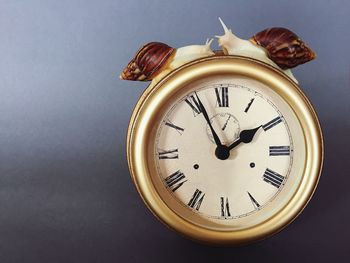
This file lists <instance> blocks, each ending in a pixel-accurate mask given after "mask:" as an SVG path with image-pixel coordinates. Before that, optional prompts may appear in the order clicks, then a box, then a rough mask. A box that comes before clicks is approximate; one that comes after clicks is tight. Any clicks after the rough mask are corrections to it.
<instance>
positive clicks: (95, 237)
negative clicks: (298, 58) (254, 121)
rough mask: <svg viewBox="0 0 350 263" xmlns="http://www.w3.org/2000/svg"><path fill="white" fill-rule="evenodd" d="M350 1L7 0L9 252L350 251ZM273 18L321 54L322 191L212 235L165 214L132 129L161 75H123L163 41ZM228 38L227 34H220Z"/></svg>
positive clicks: (154, 257) (334, 256)
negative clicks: (279, 217)
mask: <svg viewBox="0 0 350 263" xmlns="http://www.w3.org/2000/svg"><path fill="white" fill-rule="evenodd" d="M349 10H350V2H349V1H345V0H344V1H340V0H338V1H326V0H319V1H302V0H294V1H282V0H281V1H271V0H265V1H259V0H256V1H246V0H237V1H203V0H201V1H185V0H181V1H180V0H177V1H160V0H158V1H156V0H148V1H112V0H106V1H86V0H85V1H82V0H74V1H68V0H62V1H53V0H47V1H39V0H31V1H11V0H8V1H6V0H2V1H0V35H1V41H0V58H1V59H0V91H1V99H0V113H1V114H0V145H1V147H0V163H1V165H0V262H2V263H4V262H50V263H51V262H140V261H147V262H165V261H166V262H177V261H186V260H188V261H198V262H201V261H202V262H206V261H214V262H219V261H220V260H222V261H223V260H231V261H232V260H240V261H243V260H244V261H245V262H249V261H258V260H259V261H261V262H265V261H267V260H283V261H284V262H295V261H297V260H298V261H299V262H303V261H310V260H312V261H318V262H324V261H331V260H332V261H334V260H342V259H343V260H345V259H346V258H347V259H348V257H349V256H350V250H349V248H348V246H349V245H348V242H349V238H350V228H349V227H348V223H349V222H350V211H349V202H350V191H349V184H350V176H349V171H348V169H349V168H348V167H347V165H348V164H349V163H350V158H349V157H350V154H349V149H350V140H349V137H348V136H349V135H348V134H349V132H350V119H349V114H350V106H349V104H350V103H349V99H350V90H349V89H350V85H349V82H350V74H349V72H350V68H349V61H350V57H349V56H350V55H349V54H350V52H349V43H350V34H349V27H350V19H349V15H348V11H349ZM218 16H221V17H222V18H223V19H224V21H225V22H226V23H227V25H229V26H230V27H231V28H232V29H233V31H234V32H236V33H237V34H238V35H239V36H241V37H243V38H249V37H250V36H251V35H253V34H254V33H256V32H258V31H260V30H262V29H264V28H266V27H271V26H282V27H287V28H289V29H291V30H293V31H294V32H296V33H297V34H298V35H299V36H300V37H301V38H302V39H304V40H305V41H306V42H307V43H308V44H309V45H310V46H311V47H312V48H313V49H314V50H315V51H316V52H317V54H318V57H317V59H316V60H315V61H313V62H311V63H308V64H306V65H302V66H299V67H298V68H297V69H295V70H294V72H295V76H296V77H297V78H298V79H299V81H300V84H301V87H302V89H303V90H304V92H305V93H306V94H307V95H308V97H309V98H310V100H311V101H312V103H313V105H314V106H315V108H316V110H317V112H318V115H319V118H320V121H321V124H322V128H323V132H324V136H325V150H326V151H325V164H324V170H323V174H322V177H321V181H320V183H319V186H318V189H317V191H316V193H315V195H314V197H313V199H312V200H311V202H310V204H309V206H308V207H307V208H306V210H305V211H304V212H303V213H302V214H301V215H300V217H299V218H298V219H297V220H296V221H295V222H294V223H293V224H291V225H290V226H289V227H288V228H286V229H285V230H284V231H282V232H281V233H279V234H277V235H275V236H273V237H271V238H269V239H267V240H265V241H262V242H259V243H256V244H253V245H250V246H245V247H238V248H215V247H207V246H203V245H200V244H197V243H194V242H192V241H189V240H186V239H184V238H182V237H181V236H179V235H178V234H176V233H174V232H172V231H170V230H168V229H167V228H166V227H165V226H163V225H162V224H161V223H160V222H158V221H157V220H156V219H155V218H154V217H153V216H152V215H151V213H150V212H149V211H148V210H147V209H146V207H145V206H144V205H143V203H142V201H141V199H140V198H139V196H138V194H137V192H136V190H135V188H134V186H133V184H132V182H131V180H130V177H129V172H128V168H127V162H126V156H125V138H126V130H127V125H128V121H129V118H130V114H131V112H132V109H133V107H134V105H135V103H136V101H137V99H138V98H139V96H140V94H141V93H142V91H143V90H144V89H145V87H146V85H147V83H142V82H127V81H120V80H119V79H118V75H119V72H120V71H121V70H122V68H123V67H124V66H125V65H126V64H127V63H128V61H129V60H130V58H131V57H132V56H133V55H134V53H135V51H136V50H137V49H138V48H139V47H140V46H141V45H142V44H143V43H146V42H149V41H156V40H157V41H162V42H165V43H168V44H169V45H171V46H174V47H181V46H185V45H189V44H199V43H204V42H205V40H206V38H207V37H213V36H214V35H218V34H222V28H221V26H220V24H219V22H218V20H217V17H218ZM213 47H214V48H217V46H216V45H213Z"/></svg>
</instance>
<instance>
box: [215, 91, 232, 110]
mask: <svg viewBox="0 0 350 263" xmlns="http://www.w3.org/2000/svg"><path fill="white" fill-rule="evenodd" d="M215 94H216V102H217V105H218V106H219V107H228V106H229V105H228V87H220V88H215Z"/></svg>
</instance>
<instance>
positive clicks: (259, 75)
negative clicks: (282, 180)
mask: <svg viewBox="0 0 350 263" xmlns="http://www.w3.org/2000/svg"><path fill="white" fill-rule="evenodd" d="M212 74H235V75H242V76H246V77H249V78H254V79H256V80H258V81H261V82H263V83H264V84H266V85H267V86H269V87H271V88H272V89H273V90H275V91H276V92H277V93H278V94H279V95H280V96H281V97H282V98H284V100H286V101H287V103H288V104H289V105H290V106H291V108H292V109H293V110H294V112H295V114H296V116H297V117H298V119H299V121H300V124H301V127H302V129H303V132H304V137H305V143H306V159H307V160H306V165H305V168H304V174H303V175H302V179H301V183H300V185H299V188H298V189H297V190H296V192H295V194H294V195H293V197H292V198H291V200H290V201H289V202H288V204H286V205H285V206H284V207H283V208H282V209H281V210H280V211H279V212H278V213H276V214H275V215H274V216H272V217H271V218H270V219H269V220H267V221H264V222H263V223H260V224H258V225H255V226H253V227H250V228H247V229H243V230H238V231H216V230H213V229H208V228H204V227H201V226H198V225H196V224H193V223H191V222H189V221H187V220H185V219H184V218H182V217H180V216H179V215H177V214H176V213H175V212H173V211H172V210H171V209H170V208H169V207H168V206H167V205H166V203H165V202H164V201H163V200H162V199H161V197H160V195H159V193H158V192H157V190H156V189H155V187H154V184H153V183H152V175H151V174H150V173H149V163H148V159H147V158H148V157H147V155H148V152H147V148H148V147H147V145H148V142H149V141H148V137H149V134H150V132H151V130H152V129H154V120H152V116H151V115H153V114H154V112H155V111H156V110H157V108H152V109H150V108H149V107H154V105H158V106H159V107H160V106H161V104H162V103H165V101H166V97H167V96H169V95H170V94H171V92H174V91H175V90H176V89H178V88H179V87H182V86H184V85H186V83H190V82H191V81H193V80H195V79H197V78H198V77H200V76H209V75H212ZM168 99H169V98H168ZM152 105H153V106H152ZM153 119H154V118H153ZM126 147H127V159H128V165H129V169H130V173H131V176H132V179H133V181H134V183H135V185H136V188H137V191H138V192H139V194H140V196H141V197H142V199H143V201H144V202H145V204H146V205H147V207H148V208H149V209H150V210H151V211H152V213H153V214H154V215H155V216H156V217H157V218H158V219H159V220H160V221H162V222H163V223H164V224H165V225H167V226H168V227H170V228H172V229H174V230H175V231H177V232H179V233H181V234H183V235H185V236H187V237H189V238H191V239H194V240H197V241H201V242H204V243H211V244H217V245H218V244H221V245H238V244H246V243H250V242H253V241H256V240H260V239H263V238H265V237H267V236H270V235H272V234H274V233H276V232H278V231H280V230H281V229H283V228H284V227H285V226H287V225H288V224H289V223H291V222H292V221H293V220H294V219H295V218H296V217H297V216H298V215H299V214H300V213H301V212H302V210H303V209H304V208H305V206H306V205H307V203H308V202H309V200H310V198H311V197H312V195H313V193H314V191H315V189H316V186H317V183H318V180H319V177H320V174H321V169H322V164H323V156H324V153H323V148H324V147H323V137H322V132H321V127H320V123H319V121H318V118H317V115H316V113H315V111H314V109H313V107H312V105H311V103H310V101H309V100H308V99H307V97H306V96H305V95H304V94H303V92H302V91H301V90H300V88H299V87H298V85H297V84H296V83H294V82H293V81H292V80H291V79H289V78H288V77H287V76H286V75H284V74H283V73H282V72H280V71H279V70H277V69H275V68H273V67H271V66H270V65H267V64H265V63H263V62H260V61H257V60H254V59H251V58H246V57H240V56H225V55H216V56H212V57H207V58H202V59H198V60H195V61H193V62H190V63H188V64H186V65H184V66H182V67H180V68H178V69H176V70H174V71H172V72H170V73H169V74H168V75H166V76H165V77H164V78H163V79H161V80H160V81H159V82H158V83H156V84H155V85H150V86H149V87H148V88H147V89H146V90H145V92H144V93H143V94H142V96H141V98H140V99H139V101H138V102H137V104H136V106H135V109H134V111H133V114H132V116H131V120H130V124H129V128H128V134H127V143H126Z"/></svg>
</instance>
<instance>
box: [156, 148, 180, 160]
mask: <svg viewBox="0 0 350 263" xmlns="http://www.w3.org/2000/svg"><path fill="white" fill-rule="evenodd" d="M158 157H159V159H179V154H178V150H177V149H172V150H158Z"/></svg>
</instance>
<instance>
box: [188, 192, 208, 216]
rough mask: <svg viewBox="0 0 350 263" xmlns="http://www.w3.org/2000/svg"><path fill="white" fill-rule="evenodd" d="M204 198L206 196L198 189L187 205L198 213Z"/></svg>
mask: <svg viewBox="0 0 350 263" xmlns="http://www.w3.org/2000/svg"><path fill="white" fill-rule="evenodd" d="M204 196H205V194H204V193H203V192H202V191H201V190H198V189H196V191H195V192H194V194H193V196H192V198H191V200H190V201H189V202H188V204H187V205H188V206H189V207H191V208H193V209H196V210H197V211H198V210H199V208H200V207H201V204H202V202H203V199H204Z"/></svg>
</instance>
